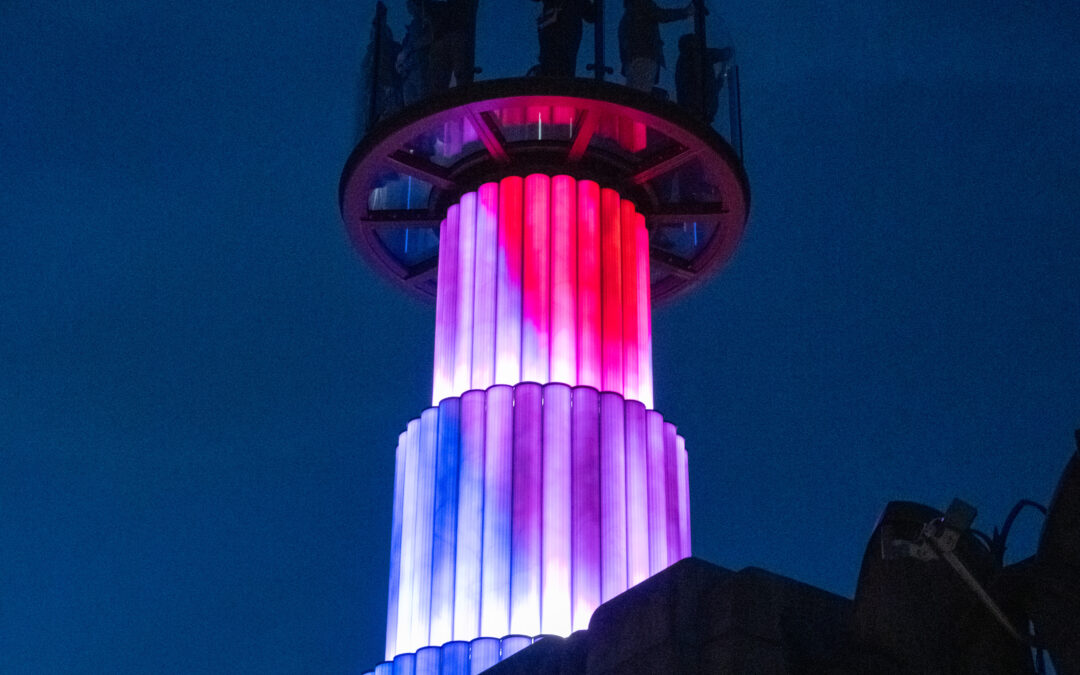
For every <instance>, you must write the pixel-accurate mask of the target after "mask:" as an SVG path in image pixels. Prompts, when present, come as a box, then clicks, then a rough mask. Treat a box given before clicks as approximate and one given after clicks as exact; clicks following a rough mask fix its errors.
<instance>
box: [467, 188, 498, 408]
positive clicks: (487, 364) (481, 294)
mask: <svg viewBox="0 0 1080 675" xmlns="http://www.w3.org/2000/svg"><path fill="white" fill-rule="evenodd" d="M498 219H499V184H498V183H484V184H483V185H481V186H480V188H479V190H477V199H476V254H475V255H476V267H475V273H474V280H475V287H474V290H473V345H472V383H471V384H470V386H471V387H472V388H473V389H487V388H488V387H490V386H491V385H492V384H494V383H495V289H496V286H497V283H496V263H497V261H498V243H499V230H498Z"/></svg>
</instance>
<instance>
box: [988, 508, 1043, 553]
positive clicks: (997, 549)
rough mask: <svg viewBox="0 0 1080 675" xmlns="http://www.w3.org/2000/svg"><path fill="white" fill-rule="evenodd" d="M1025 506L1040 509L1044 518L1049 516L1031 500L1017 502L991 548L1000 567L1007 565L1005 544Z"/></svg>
mask: <svg viewBox="0 0 1080 675" xmlns="http://www.w3.org/2000/svg"><path fill="white" fill-rule="evenodd" d="M1025 506H1030V507H1032V508H1034V509H1038V510H1039V511H1040V512H1041V513H1042V514H1043V515H1044V516H1045V515H1046V514H1047V511H1046V507H1045V506H1043V505H1042V504H1039V503H1038V502H1033V501H1031V500H1030V499H1021V500H1020V501H1018V502H1016V506H1013V507H1012V510H1011V511H1009V515H1008V516H1006V517H1005V524H1004V525H1002V526H1001V532H1000V533H999V534H997V533H996V534H997V536H995V537H994V542H993V544H991V548H992V550H993V551H994V554H995V555H996V556H997V563H998V566H999V567H1000V566H1002V565H1004V564H1005V542H1006V541H1008V539H1009V530H1011V529H1012V526H1013V522H1014V521H1015V520H1016V516H1018V515H1020V512H1021V511H1022V510H1023V509H1024V507H1025Z"/></svg>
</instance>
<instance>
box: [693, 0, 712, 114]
mask: <svg viewBox="0 0 1080 675" xmlns="http://www.w3.org/2000/svg"><path fill="white" fill-rule="evenodd" d="M694 36H695V39H696V40H697V63H696V64H694V65H695V66H697V67H696V68H695V70H696V73H695V77H694V80H695V82H694V84H695V85H696V86H695V90H696V92H697V93H696V95H695V96H694V99H693V100H694V101H695V102H696V105H695V106H694V108H695V110H694V111H693V112H695V113H697V115H698V117H701V118H702V119H704V118H705V109H706V108H707V107H708V104H707V103H706V101H705V96H706V91H707V90H706V87H705V83H706V82H708V80H707V79H706V78H707V77H708V75H711V73H709V74H708V75H707V74H706V72H705V69H706V68H709V69H710V70H711V69H712V62H710V61H709V53H708V51H709V47H708V42H706V40H705V37H706V35H705V0H694Z"/></svg>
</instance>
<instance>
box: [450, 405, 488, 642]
mask: <svg viewBox="0 0 1080 675" xmlns="http://www.w3.org/2000/svg"><path fill="white" fill-rule="evenodd" d="M483 518H484V392H482V391H475V390H474V391H468V392H465V394H463V395H462V397H461V460H460V466H459V468H458V519H457V522H458V530H457V561H456V564H455V566H454V580H455V581H454V639H455V640H469V639H471V638H474V637H476V636H477V635H479V632H480V583H481V582H480V570H481V564H482V561H483V527H482V523H483Z"/></svg>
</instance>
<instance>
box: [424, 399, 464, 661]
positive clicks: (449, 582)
mask: <svg viewBox="0 0 1080 675" xmlns="http://www.w3.org/2000/svg"><path fill="white" fill-rule="evenodd" d="M460 434H461V399H458V398H448V399H445V400H444V401H443V402H442V403H441V404H440V405H439V408H438V448H437V454H436V457H435V462H436V469H435V524H434V531H433V549H432V561H431V569H432V579H431V631H430V633H431V635H430V643H431V644H433V645H441V644H443V643H444V642H449V641H450V639H451V638H452V637H453V634H454V568H455V559H456V557H457V518H458V513H457V511H458V462H459V454H458V452H457V449H458V443H457V440H458V436H460Z"/></svg>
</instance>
